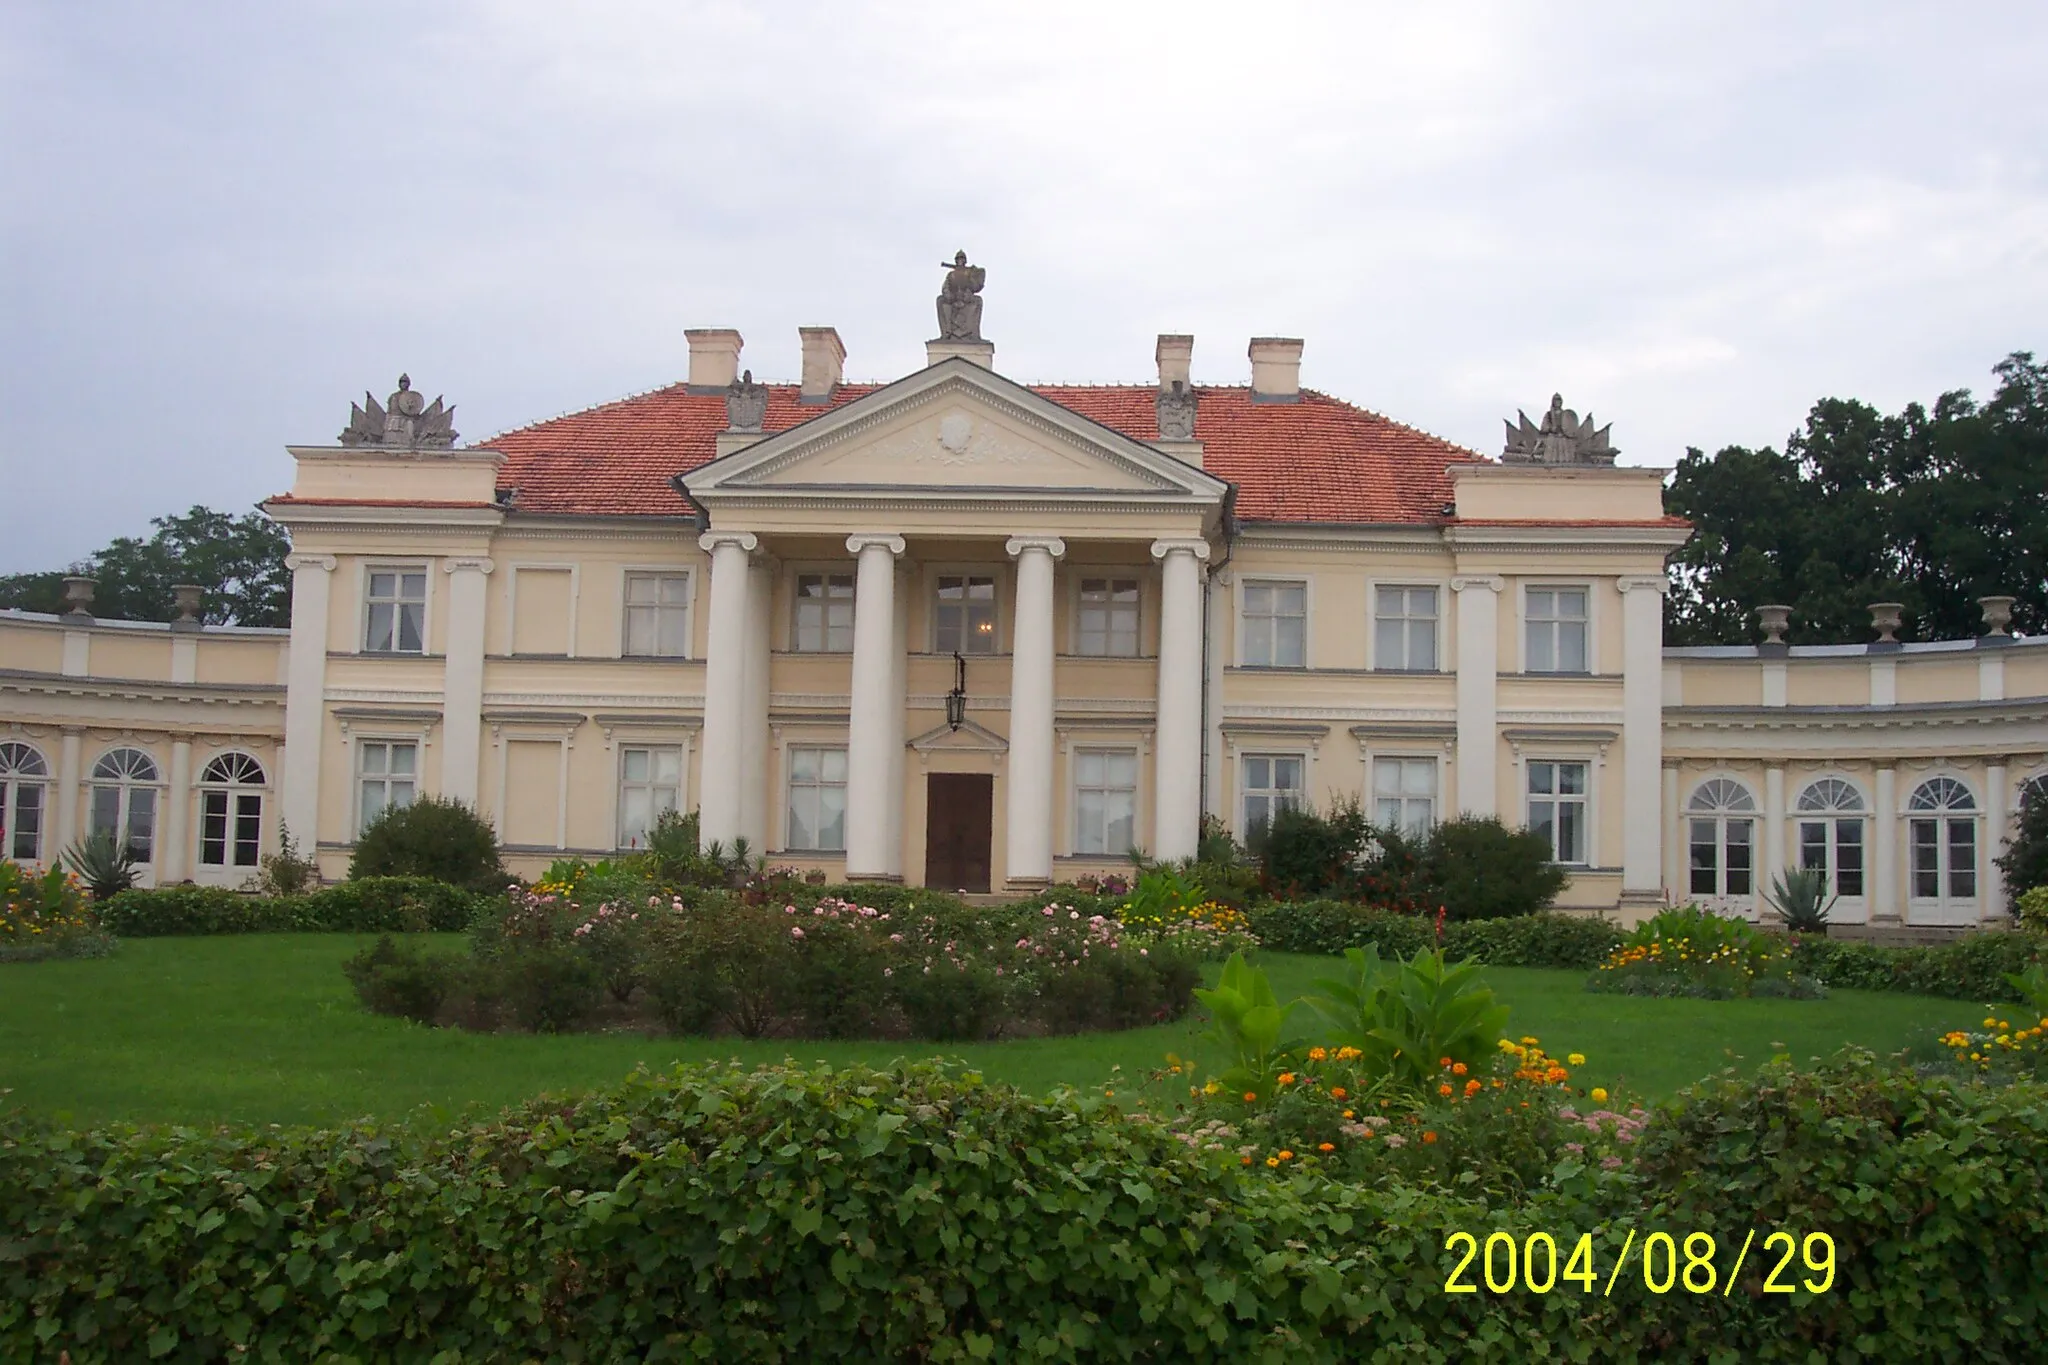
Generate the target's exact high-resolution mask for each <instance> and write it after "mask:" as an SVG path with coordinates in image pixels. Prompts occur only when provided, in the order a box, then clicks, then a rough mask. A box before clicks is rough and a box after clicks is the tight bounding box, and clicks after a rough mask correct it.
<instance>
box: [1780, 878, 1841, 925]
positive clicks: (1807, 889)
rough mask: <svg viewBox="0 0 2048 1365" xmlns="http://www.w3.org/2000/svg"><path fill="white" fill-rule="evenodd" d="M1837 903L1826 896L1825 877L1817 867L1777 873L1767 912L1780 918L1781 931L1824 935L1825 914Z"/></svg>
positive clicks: (1835, 899) (1826, 918)
mask: <svg viewBox="0 0 2048 1365" xmlns="http://www.w3.org/2000/svg"><path fill="white" fill-rule="evenodd" d="M1839 899H1840V897H1838V896H1830V895H1829V894H1828V879H1827V876H1826V874H1825V873H1823V872H1822V871H1821V870H1820V869H1819V868H1817V867H1802V868H1797V869H1795V870H1793V871H1790V872H1781V873H1779V874H1778V878H1777V880H1776V881H1775V882H1773V883H1772V885H1771V892H1770V902H1771V908H1772V909H1774V910H1776V911H1777V912H1778V913H1779V914H1780V915H1781V916H1783V917H1784V920H1785V928H1786V929H1787V930H1789V931H1791V932H1792V933H1795V934H1824V933H1826V932H1827V927H1828V913H1829V912H1830V911H1832V910H1833V909H1834V908H1835V902H1836V901H1837V900H1839Z"/></svg>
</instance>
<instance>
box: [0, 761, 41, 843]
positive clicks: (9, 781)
mask: <svg viewBox="0 0 2048 1365" xmlns="http://www.w3.org/2000/svg"><path fill="white" fill-rule="evenodd" d="M49 776H50V765H49V764H47V763H45V762H44V761H43V756H42V755H41V754H39V753H37V752H36V751H35V750H34V749H32V748H30V747H29V746H28V745H26V744H21V743H18V742H16V741H14V740H9V741H7V742H6V743H5V744H0V858H14V859H16V860H18V861H20V862H24V863H33V862H37V861H40V860H41V858H42V849H43V807H44V806H45V805H46V804H47V803H46V802H45V800H44V796H45V794H46V793H47V791H48V779H49Z"/></svg>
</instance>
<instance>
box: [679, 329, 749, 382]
mask: <svg viewBox="0 0 2048 1365" xmlns="http://www.w3.org/2000/svg"><path fill="white" fill-rule="evenodd" d="M683 335H684V336H686V337H688V338H689V339H690V392H691V393H724V392H725V391H726V390H727V389H728V388H730V387H731V386H732V382H733V380H735V379H738V378H739V377H740V347H741V345H743V344H744V343H742V342H741V340H740V334H739V333H738V332H735V331H733V330H732V328H730V327H697V328H692V329H690V330H689V331H686V332H684V333H683Z"/></svg>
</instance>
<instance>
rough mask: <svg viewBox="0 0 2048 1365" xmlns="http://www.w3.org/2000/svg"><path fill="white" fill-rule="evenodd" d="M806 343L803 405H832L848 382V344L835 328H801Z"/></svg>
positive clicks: (801, 396) (800, 399)
mask: <svg viewBox="0 0 2048 1365" xmlns="http://www.w3.org/2000/svg"><path fill="white" fill-rule="evenodd" d="M796 334H797V336H798V337H799V338H801V339H802V341H803V347H804V374H803V391H802V393H801V394H800V395H799V396H798V399H797V401H798V402H800V403H811V404H817V403H829V402H831V401H832V395H833V393H834V392H835V391H836V390H837V389H838V388H839V386H840V384H841V383H843V382H844V381H845V378H846V343H844V342H842V341H841V340H840V339H839V332H838V330H837V329H836V328H832V327H799V328H797V329H796Z"/></svg>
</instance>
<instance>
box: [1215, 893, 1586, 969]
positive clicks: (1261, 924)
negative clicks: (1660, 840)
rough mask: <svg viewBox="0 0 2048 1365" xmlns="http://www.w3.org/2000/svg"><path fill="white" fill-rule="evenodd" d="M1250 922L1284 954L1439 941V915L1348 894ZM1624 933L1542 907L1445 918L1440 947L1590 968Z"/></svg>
mask: <svg viewBox="0 0 2048 1365" xmlns="http://www.w3.org/2000/svg"><path fill="white" fill-rule="evenodd" d="M1251 929H1252V933H1254V934H1255V935H1257V936H1258V940H1259V944H1260V946H1261V947H1263V948H1265V949H1267V950H1268V951H1271V952H1280V953H1315V954H1319V955H1322V956H1335V955H1337V954H1339V953H1342V952H1343V951H1344V950H1345V949H1347V948H1366V947H1372V948H1378V949H1379V951H1380V956H1381V957H1385V958H1394V957H1402V958H1406V957H1413V956H1414V955H1415V954H1416V953H1418V952H1421V951H1423V950H1424V949H1428V948H1434V947H1436V946H1437V938H1436V922H1435V920H1434V919H1432V918H1430V917H1428V916H1424V915H1393V914H1388V913H1386V912H1385V911H1382V910H1374V909H1371V908H1369V907H1367V906H1363V905H1353V904H1350V903H1348V902H1345V901H1283V902H1276V903H1274V904H1271V905H1261V906H1255V907H1253V909H1252V911H1251ZM1624 937H1625V931H1624V930H1622V929H1621V928H1620V927H1618V926H1617V925H1614V924H1612V923H1610V922H1608V921H1607V920H1603V919H1598V918H1595V917H1591V916H1583V917H1582V916H1578V915H1551V914H1539V915H1519V916H1514V917H1511V918H1505V919H1483V920H1466V921H1462V922H1460V921H1457V920H1447V921H1446V922H1445V924H1444V926H1443V945H1442V946H1443V950H1444V953H1445V954H1446V955H1447V956H1449V957H1451V958H1453V959H1463V958H1467V957H1470V958H1476V959H1478V960H1479V961H1481V962H1484V963H1487V964H1489V965H1491V966H1495V967H1569V968H1580V969H1590V968H1593V967H1597V966H1598V965H1599V964H1600V963H1601V962H1602V961H1604V960H1605V959H1606V957H1607V955H1608V953H1610V952H1612V951H1613V950H1614V947H1615V945H1616V944H1618V943H1620V942H1621V940H1622V939H1623V938H1624Z"/></svg>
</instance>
